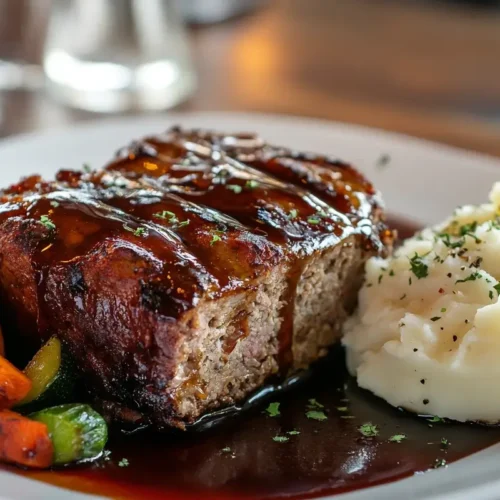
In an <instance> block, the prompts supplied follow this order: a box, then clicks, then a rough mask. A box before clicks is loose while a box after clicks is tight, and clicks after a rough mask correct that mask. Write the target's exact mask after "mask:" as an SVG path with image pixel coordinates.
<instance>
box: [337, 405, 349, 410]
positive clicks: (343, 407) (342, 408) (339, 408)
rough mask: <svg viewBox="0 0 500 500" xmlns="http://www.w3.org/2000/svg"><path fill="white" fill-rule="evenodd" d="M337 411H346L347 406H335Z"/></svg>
mask: <svg viewBox="0 0 500 500" xmlns="http://www.w3.org/2000/svg"><path fill="white" fill-rule="evenodd" d="M337 410H338V411H348V410H349V408H347V406H337Z"/></svg>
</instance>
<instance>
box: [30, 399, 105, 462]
mask: <svg viewBox="0 0 500 500" xmlns="http://www.w3.org/2000/svg"><path fill="white" fill-rule="evenodd" d="M30 418H32V419H33V420H36V421H38V422H42V423H44V424H46V425H47V427H48V428H49V434H50V437H51V439H52V443H53V445H54V464H56V465H63V464H67V463H71V462H78V461H81V460H90V459H93V458H97V457H98V456H99V455H100V454H101V453H102V451H103V450H104V446H105V445H106V441H107V439H108V427H107V425H106V422H105V421H104V419H103V418H102V417H101V415H99V414H98V413H97V412H96V411H95V410H93V409H92V408H91V407H90V406H89V405H84V404H67V405H60V406H54V407H53V408H47V409H45V410H41V411H39V412H36V413H33V414H31V415H30Z"/></svg>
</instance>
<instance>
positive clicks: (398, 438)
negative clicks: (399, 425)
mask: <svg viewBox="0 0 500 500" xmlns="http://www.w3.org/2000/svg"><path fill="white" fill-rule="evenodd" d="M404 439H406V434H394V436H391V437H390V438H389V442H391V443H401V441H403V440H404Z"/></svg>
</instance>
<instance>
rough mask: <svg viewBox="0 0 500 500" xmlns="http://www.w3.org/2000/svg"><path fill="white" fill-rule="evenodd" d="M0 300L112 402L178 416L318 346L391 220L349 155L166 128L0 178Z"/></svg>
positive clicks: (28, 337) (258, 380)
mask: <svg viewBox="0 0 500 500" xmlns="http://www.w3.org/2000/svg"><path fill="white" fill-rule="evenodd" d="M0 201H1V203H2V204H1V205H0V288H1V296H2V301H3V304H2V309H3V310H8V311H9V316H10V321H9V323H10V324H11V326H12V325H14V327H15V330H16V331H17V335H19V336H22V338H23V339H24V345H25V346H26V349H27V351H28V350H34V349H36V348H37V347H38V346H39V345H40V343H41V342H42V341H43V340H45V339H47V338H48V337H49V336H50V335H52V334H54V333H56V334H57V335H58V336H59V337H60V338H61V339H62V340H63V341H64V342H65V344H66V345H67V346H68V348H69V349H70V351H71V352H72V353H73V355H74V356H75V358H76V360H77V363H78V365H79V367H80V369H81V370H82V372H83V373H84V375H85V378H86V381H87V385H88V386H89V387H90V388H91V391H92V392H93V393H94V394H96V395H97V397H98V398H99V399H100V400H101V401H103V406H104V407H105V408H106V409H108V411H110V412H112V413H113V414H114V415H115V416H117V418H124V419H135V420H140V421H141V422H146V423H152V424H153V425H155V426H157V427H158V428H162V427H166V426H178V427H183V426H184V425H185V424H186V423H192V422H193V421H195V420H196V419H197V418H199V417H200V415H202V414H203V413H204V412H206V411H208V410H211V409H215V408H219V407H221V406H224V405H228V404H231V403H234V402H236V401H239V400H242V399H243V398H245V397H246V396H247V395H248V394H249V393H250V392H251V391H253V390H255V389H256V388H258V387H259V386H260V385H262V384H263V383H264V382H265V381H266V380H267V379H268V378H269V377H270V376H272V375H275V374H280V375H281V376H287V375H289V374H291V373H293V372H296V371H297V370H300V369H302V368H306V367H307V366H308V365H309V364H310V363H312V362H313V361H315V360H316V359H317V358H319V357H321V356H323V355H324V354H325V353H326V352H327V348H328V346H330V345H331V344H332V343H334V342H335V341H336V340H337V339H338V336H339V332H340V327H341V325H342V322H343V321H344V319H345V318H346V317H347V315H348V314H349V312H350V311H351V310H352V307H353V306H354V304H355V298H356V293H357V290H358V288H359V286H360V283H361V279H362V273H363V265H364V262H365V261H366V259H367V258H368V257H370V256H372V255H377V254H383V253H384V252H386V251H387V248H388V247H389V246H390V244H391V233H390V232H389V231H388V230H387V228H386V227H385V225H384V223H383V221H382V209H381V205H380V200H379V197H378V194H377V192H376V191H375V190H374V188H373V187H372V185H371V184H370V183H369V182H368V181H366V179H364V178H363V176H362V175H361V174H360V173H359V172H357V171H356V170H355V169H354V168H353V167H351V166H349V165H346V164H344V163H341V162H339V161H336V160H332V159H330V158H328V157H324V156H317V155H311V154H302V153H294V152H292V151H289V150H287V149H283V148H275V147H272V146H269V145H267V144H265V143H264V142H263V141H262V140H261V139H260V138H258V137H257V136H255V135H252V134H240V135H220V134H215V133H212V132H206V131H200V130H190V131H183V130H181V129H179V128H174V129H172V130H170V131H169V132H167V133H165V134H163V135H160V136H157V137H151V138H147V139H145V140H143V141H142V142H139V143H134V144H132V146H130V147H129V148H126V149H124V150H122V151H120V152H119V153H118V156H117V159H116V160H115V161H114V162H113V163H111V164H110V165H108V166H107V167H105V168H104V169H103V170H99V171H93V172H89V171H88V172H73V171H61V172H59V174H58V175H57V178H56V181H53V182H44V181H42V180H41V179H40V178H39V177H36V176H34V177H31V178H28V179H25V180H23V181H22V182H21V183H19V184H18V185H16V186H13V187H11V188H9V189H7V190H5V191H4V192H3V193H2V198H1V200H0Z"/></svg>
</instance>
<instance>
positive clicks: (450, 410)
mask: <svg viewBox="0 0 500 500" xmlns="http://www.w3.org/2000/svg"><path fill="white" fill-rule="evenodd" d="M490 199H491V203H490V204H487V205H481V206H478V207H472V206H466V207H462V208H459V209H457V210H456V212H455V213H454V215H453V216H452V217H451V218H450V219H448V220H446V221H445V222H443V223H442V224H440V225H439V226H436V227H434V228H430V229H425V230H424V231H422V232H421V233H419V234H418V235H416V236H415V237H413V238H411V239H409V240H407V241H406V242H405V243H404V245H403V246H402V247H400V248H399V249H398V250H397V251H396V252H395V254H394V256H393V257H391V258H389V259H380V258H372V259H371V260H370V261H368V263H367V266H366V281H365V284H364V286H363V288H362V289H361V291H360V295H359V309H358V311H357V313H356V314H355V315H354V316H353V317H352V318H351V319H350V320H349V321H348V322H347V324H346V328H345V336H344V339H343V343H344V345H345V346H346V348H347V361H348V366H349V370H350V371H351V373H352V374H353V375H355V376H356V377H357V380H358V383H359V385H360V386H361V387H364V388H366V389H369V390H370V391H372V392H374V393H375V394H377V395H378V396H380V397H382V398H384V399H386V400H387V401H388V402H389V403H390V404H392V405H394V406H400V407H403V408H405V409H407V410H410V411H414V412H417V413H420V414H432V415H438V416H440V417H448V418H452V419H455V420H460V421H467V420H480V421H487V422H496V421H500V301H499V293H500V283H499V280H500V183H497V184H496V185H495V186H494V188H493V190H492V192H491V194H490Z"/></svg>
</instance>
